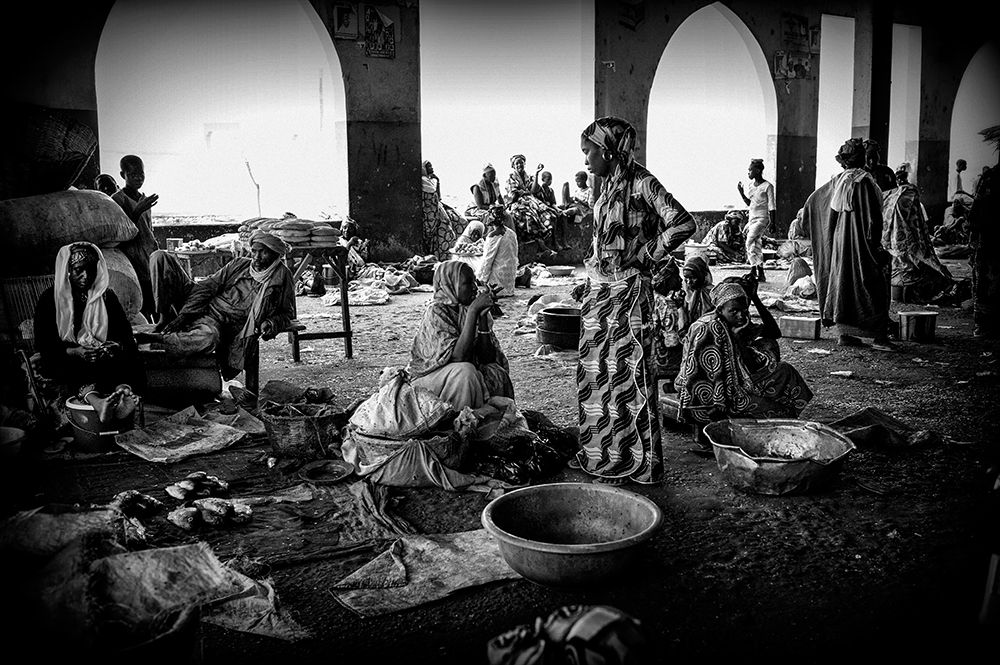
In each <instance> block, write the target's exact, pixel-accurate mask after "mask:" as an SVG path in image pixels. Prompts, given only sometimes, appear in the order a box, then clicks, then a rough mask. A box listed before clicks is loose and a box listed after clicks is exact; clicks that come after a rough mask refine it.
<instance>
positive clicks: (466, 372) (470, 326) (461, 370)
mask: <svg viewBox="0 0 1000 665" xmlns="http://www.w3.org/2000/svg"><path fill="white" fill-rule="evenodd" d="M493 304H494V298H493V294H492V293H491V292H490V290H489V289H485V288H483V289H480V287H479V285H478V284H477V283H476V275H475V273H474V272H473V270H472V267H471V266H469V265H468V264H466V263H463V262H461V261H444V262H442V263H439V264H438V266H437V268H436V269H435V271H434V296H433V298H432V299H431V300H430V302H428V303H427V309H425V310H424V316H423V319H422V320H421V322H420V327H419V328H418V329H417V334H416V336H415V337H414V339H413V348H412V350H411V351H410V363H409V365H408V366H407V368H406V369H407V372H408V374H409V376H410V383H411V384H412V385H414V386H418V387H421V388H424V389H426V390H428V391H430V392H432V393H434V394H435V395H437V396H438V397H440V398H441V399H442V400H445V401H447V402H450V403H451V405H452V407H453V408H454V409H455V410H456V411H461V410H462V409H463V408H465V407H467V406H468V407H470V408H473V409H478V408H479V407H481V406H483V404H485V403H486V401H487V400H488V399H489V398H490V397H509V398H511V399H513V398H514V386H513V384H512V383H511V381H510V365H509V364H508V362H507V357H506V356H505V355H504V353H503V351H502V350H501V349H500V341H499V340H498V339H497V337H496V335H494V334H493V318H492V317H491V315H490V308H491V307H492V306H493Z"/></svg>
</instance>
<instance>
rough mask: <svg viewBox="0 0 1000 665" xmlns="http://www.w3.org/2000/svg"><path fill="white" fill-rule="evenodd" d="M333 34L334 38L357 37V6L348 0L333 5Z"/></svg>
mask: <svg viewBox="0 0 1000 665" xmlns="http://www.w3.org/2000/svg"><path fill="white" fill-rule="evenodd" d="M333 36H334V38H336V39H357V38H358V8H357V6H356V5H352V4H351V3H349V2H338V3H336V4H335V5H334V6H333Z"/></svg>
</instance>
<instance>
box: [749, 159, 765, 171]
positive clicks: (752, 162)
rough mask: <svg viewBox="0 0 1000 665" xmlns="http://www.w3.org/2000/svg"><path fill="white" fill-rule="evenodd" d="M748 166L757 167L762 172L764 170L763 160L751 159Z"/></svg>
mask: <svg viewBox="0 0 1000 665" xmlns="http://www.w3.org/2000/svg"><path fill="white" fill-rule="evenodd" d="M750 166H759V167H760V168H761V170H763V169H764V160H763V159H751V160H750Z"/></svg>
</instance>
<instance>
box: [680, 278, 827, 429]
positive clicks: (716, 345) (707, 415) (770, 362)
mask: <svg viewBox="0 0 1000 665" xmlns="http://www.w3.org/2000/svg"><path fill="white" fill-rule="evenodd" d="M751 275H755V273H751ZM711 295H712V303H713V304H714V305H715V309H714V310H713V311H711V312H709V313H708V314H705V315H704V316H702V317H701V318H700V319H698V320H697V321H695V322H694V323H693V324H692V325H691V327H690V328H689V329H688V332H687V335H686V336H685V338H684V355H683V359H682V360H681V370H680V373H679V374H678V375H677V379H676V381H675V385H676V386H677V389H678V392H679V393H680V397H679V401H680V408H681V416H682V417H683V418H684V419H685V420H686V421H688V422H691V423H695V424H699V423H708V422H713V421H716V420H724V419H726V418H796V417H798V415H799V414H800V413H801V412H802V409H804V408H805V406H806V404H807V403H808V402H809V400H811V399H812V391H811V390H809V386H808V385H806V382H805V380H804V379H803V378H802V376H801V375H800V374H799V373H798V371H796V369H795V368H794V367H792V366H791V365H789V364H788V363H786V362H783V361H782V360H781V351H780V349H779V347H778V339H779V338H780V337H781V331H780V330H779V328H778V324H777V323H776V322H775V320H774V317H772V316H771V313H770V312H769V311H768V310H767V308H766V307H765V306H764V304H763V303H762V302H761V300H760V296H759V295H758V294H757V280H756V279H755V278H754V277H753V276H750V275H748V276H747V277H744V278H739V277H730V278H728V279H726V280H724V281H723V282H722V283H720V284H718V285H716V286H715V287H714V288H713V289H712V294H711ZM751 301H752V302H753V304H754V307H755V308H756V309H757V313H758V315H759V316H760V318H761V324H756V323H752V322H751V321H750V311H749V305H750V302H751Z"/></svg>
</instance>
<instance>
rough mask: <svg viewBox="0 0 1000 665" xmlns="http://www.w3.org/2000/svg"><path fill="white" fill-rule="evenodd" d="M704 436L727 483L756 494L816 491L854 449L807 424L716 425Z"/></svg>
mask: <svg viewBox="0 0 1000 665" xmlns="http://www.w3.org/2000/svg"><path fill="white" fill-rule="evenodd" d="M704 432H705V436H706V437H708V440H709V441H711V442H712V450H713V451H714V453H715V461H716V463H717V464H718V465H719V470H720V471H721V472H722V475H723V477H724V478H725V479H726V481H728V482H729V484H731V485H732V486H733V487H735V488H737V489H740V490H745V491H748V492H755V493H757V494H776V495H781V494H793V493H805V492H809V491H812V490H814V489H818V488H819V487H821V486H822V485H824V484H825V483H827V482H828V481H829V480H830V479H831V477H832V476H833V475H835V474H836V473H837V472H838V471H839V470H840V467H841V466H843V461H844V458H845V457H847V455H848V453H850V452H851V451H852V450H854V448H855V446H854V443H853V442H852V441H851V440H850V439H848V438H847V437H846V436H844V435H843V434H841V433H840V432H838V431H836V430H834V429H832V428H830V427H827V426H826V425H823V424H821V423H814V422H809V421H805V420H791V419H777V418H775V419H764V420H751V419H732V420H720V421H718V422H714V423H710V424H708V425H705V429H704Z"/></svg>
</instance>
